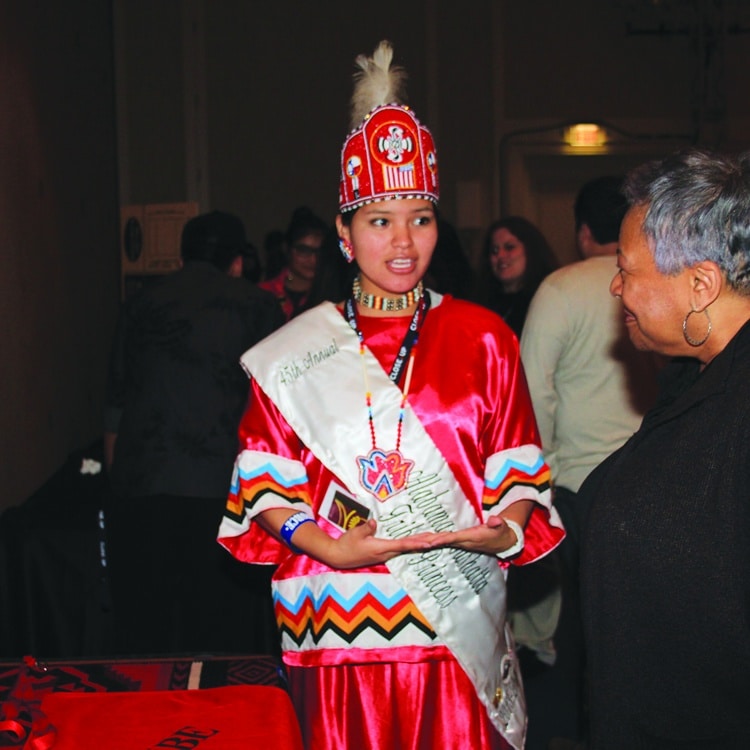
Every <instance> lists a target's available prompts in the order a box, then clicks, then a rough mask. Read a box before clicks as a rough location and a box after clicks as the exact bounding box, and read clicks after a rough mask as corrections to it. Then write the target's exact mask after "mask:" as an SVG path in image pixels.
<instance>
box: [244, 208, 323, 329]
mask: <svg viewBox="0 0 750 750" xmlns="http://www.w3.org/2000/svg"><path fill="white" fill-rule="evenodd" d="M328 229H329V227H328V225H327V224H326V223H325V222H324V221H323V219H321V218H320V217H319V216H316V215H315V214H314V213H313V212H312V211H311V210H310V209H309V208H307V206H300V207H299V208H296V209H295V210H294V213H293V214H292V218H291V220H290V222H289V226H288V227H287V230H286V233H285V235H284V253H285V256H286V265H285V267H284V268H282V269H281V271H280V272H279V273H278V274H277V275H276V276H274V277H273V278H271V279H268V280H266V281H261V282H260V284H259V285H258V286H260V288H261V289H266V290H267V291H269V292H271V293H272V294H274V295H276V298H277V299H278V300H279V303H280V304H281V308H282V310H283V311H284V314H285V315H286V319H287V320H291V318H293V317H294V316H295V315H298V314H299V313H300V312H301V311H302V310H304V309H305V306H306V304H307V297H308V295H309V293H310V289H311V287H312V284H313V281H314V279H315V269H316V267H317V264H318V256H319V255H320V247H321V245H322V244H323V238H324V237H325V236H326V232H327V231H328Z"/></svg>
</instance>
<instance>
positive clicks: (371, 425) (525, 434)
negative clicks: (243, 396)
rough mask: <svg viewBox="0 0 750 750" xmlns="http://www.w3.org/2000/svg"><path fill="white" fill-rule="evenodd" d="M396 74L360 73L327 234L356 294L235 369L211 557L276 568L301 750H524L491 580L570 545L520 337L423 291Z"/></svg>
mask: <svg viewBox="0 0 750 750" xmlns="http://www.w3.org/2000/svg"><path fill="white" fill-rule="evenodd" d="M391 58H392V50H391V48H390V45H388V44H387V43H385V42H384V43H381V45H380V46H379V47H378V49H377V50H376V51H375V54H374V56H373V57H372V58H364V57H360V58H358V59H357V65H358V67H359V72H358V75H357V85H356V89H355V95H354V97H353V100H352V103H353V117H352V125H353V128H354V129H353V130H352V132H351V133H350V134H349V135H348V137H347V138H346V140H345V142H344V146H343V150H342V165H341V166H342V168H341V184H340V193H339V198H340V209H341V213H340V215H339V216H338V218H337V228H338V232H339V237H340V240H341V248H342V251H343V252H344V254H345V255H346V256H347V257H348V259H350V260H352V261H356V264H357V266H358V275H357V277H356V280H355V282H354V285H353V289H352V292H351V296H350V297H349V298H348V299H346V300H345V301H344V302H342V303H340V304H338V305H334V304H332V303H323V304H321V305H319V306H318V307H315V308H314V309H312V310H310V311H308V312H306V313H303V314H302V315H300V316H299V317H297V318H295V319H294V320H293V321H291V323H289V324H287V325H286V326H285V327H284V328H283V329H281V330H280V331H278V332H277V333H276V334H273V335H272V336H270V337H268V338H267V339H265V340H264V341H263V342H261V343H260V344H259V345H258V346H256V347H254V348H253V349H251V350H250V351H249V352H247V353H246V354H245V355H244V357H243V359H242V362H243V365H244V367H245V369H246V370H247V372H248V373H249V375H250V376H251V379H252V394H251V399H250V402H249V403H250V405H249V408H248V410H247V412H246V414H245V416H244V418H243V421H242V425H241V427H240V440H241V452H240V454H239V456H238V457H237V462H236V465H235V473H234V477H233V482H232V492H231V495H230V497H229V500H228V502H227V509H226V515H225V518H224V520H223V523H222V525H221V529H220V531H219V539H220V542H221V543H222V544H223V545H224V546H226V547H227V549H229V550H230V551H231V552H232V553H233V554H234V555H235V556H236V557H238V558H240V559H242V560H247V561H249V562H255V563H268V564H272V565H276V566H278V568H277V570H276V572H275V574H274V580H273V595H274V602H275V612H276V617H277V621H278V624H279V628H280V631H281V639H282V652H283V658H284V662H285V664H286V666H287V668H288V673H289V681H290V686H291V691H292V696H293V699H294V701H295V705H296V707H297V711H298V715H299V719H300V724H301V726H302V731H303V735H304V737H305V742H306V745H307V747H308V748H321V749H322V748H325V750H337V749H341V750H344V748H346V749H350V748H354V747H368V748H396V747H398V748H409V750H420V749H424V750H427V749H429V750H432V749H433V748H435V747H445V748H467V747H472V748H505V747H514V748H518V749H520V748H521V747H523V742H524V735H525V726H526V718H525V708H524V699H523V689H522V686H521V684H520V679H519V676H518V665H517V660H516V655H515V652H514V646H513V642H512V638H511V636H510V633H509V631H508V629H507V627H505V600H506V592H505V570H506V569H507V566H508V565H509V564H525V563H529V562H532V561H533V560H535V559H538V558H539V557H541V556H543V555H545V554H546V553H547V552H549V551H550V550H551V549H553V548H554V547H555V546H556V545H557V544H558V543H559V542H560V540H561V539H562V536H563V534H564V532H563V531H562V527H561V524H560V521H559V518H558V516H557V514H556V512H555V511H554V509H552V508H551V499H550V487H549V470H548V467H547V465H546V464H545V462H544V459H543V457H542V455H541V451H540V448H539V445H540V441H539V436H538V434H537V429H536V425H535V422H534V416H533V412H532V408H531V402H530V400H529V395H528V391H527V387H526V382H525V380H524V376H523V372H522V369H521V364H520V359H519V354H518V346H517V343H516V340H515V337H514V336H513V335H512V334H511V332H510V330H509V329H508V328H507V326H506V325H505V323H504V322H503V321H502V320H501V319H500V318H499V317H498V316H497V315H495V314H494V313H492V312H490V311H488V310H486V309H484V308H481V307H478V306H475V305H473V304H471V303H468V302H464V301H460V300H457V299H453V298H451V297H450V296H447V295H446V296H441V295H439V294H437V293H434V292H430V291H429V290H428V289H425V288H424V286H423V284H422V277H423V275H424V274H425V272H426V270H427V267H428V265H429V262H430V257H431V255H432V252H433V250H434V247H435V243H436V240H437V220H436V215H435V206H436V204H437V200H438V174H437V157H436V152H435V145H434V142H433V139H432V136H431V134H430V132H429V131H428V130H427V128H425V127H424V126H423V125H422V124H421V123H420V122H419V121H418V120H417V118H416V117H415V115H414V113H413V112H412V111H411V110H410V109H409V108H408V107H407V106H405V105H404V104H402V103H400V102H401V99H400V96H399V89H400V88H401V82H402V78H403V71H401V70H400V69H399V68H392V67H391V65H390V63H391ZM238 627H242V625H241V623H238Z"/></svg>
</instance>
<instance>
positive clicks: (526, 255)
mask: <svg viewBox="0 0 750 750" xmlns="http://www.w3.org/2000/svg"><path fill="white" fill-rule="evenodd" d="M557 266H558V262H557V259H556V258H555V255H554V253H553V252H552V248H551V247H550V245H549V243H548V242H547V240H546V238H545V237H544V235H543V234H542V233H541V232H540V231H539V229H537V227H536V226H534V224H532V223H531V222H530V221H529V220H528V219H524V218H523V217H522V216H508V217H505V218H503V219H498V220H497V221H494V222H492V224H490V226H489V228H488V229H487V233H486V235H485V239H484V245H483V249H482V258H481V267H480V275H479V282H480V284H481V286H482V289H481V291H480V301H481V302H482V304H484V305H485V306H486V307H489V308H490V310H494V311H495V312H496V313H498V314H499V315H500V316H501V317H502V318H503V320H505V322H506V323H507V324H508V325H509V326H510V327H511V329H512V330H513V332H514V333H515V334H516V336H518V337H519V338H520V336H521V332H522V330H523V325H524V321H525V320H526V312H527V310H528V309H529V304H530V302H531V298H532V297H533V296H534V292H536V290H537V287H538V286H539V284H540V283H541V281H542V279H543V278H544V277H545V276H547V274H549V273H550V272H551V271H554V270H555V269H556V268H557Z"/></svg>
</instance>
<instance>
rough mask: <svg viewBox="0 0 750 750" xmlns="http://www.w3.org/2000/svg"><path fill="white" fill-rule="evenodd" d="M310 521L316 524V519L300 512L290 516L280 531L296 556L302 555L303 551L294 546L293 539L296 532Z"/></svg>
mask: <svg viewBox="0 0 750 750" xmlns="http://www.w3.org/2000/svg"><path fill="white" fill-rule="evenodd" d="M308 521H311V522H312V523H315V519H314V518H312V517H311V516H308V515H307V513H304V512H303V511H299V512H298V513H295V514H294V515H291V516H289V518H287V519H286V521H284V523H283V524H282V525H281V528H280V529H279V533H280V534H281V538H282V539H283V540H284V541H285V542H286V543H287V546H288V547H289V549H290V550H292V552H295V553H296V554H300V553H301V552H302V550H301V549H299V547H295V546H294V545H293V544H292V537H293V536H294V532H295V531H297V529H298V528H299V527H300V526H302V524H303V523H307V522H308Z"/></svg>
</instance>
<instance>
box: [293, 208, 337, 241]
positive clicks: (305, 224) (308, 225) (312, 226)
mask: <svg viewBox="0 0 750 750" xmlns="http://www.w3.org/2000/svg"><path fill="white" fill-rule="evenodd" d="M329 228H330V227H329V225H328V224H326V222H325V221H323V219H321V218H320V217H319V216H318V215H317V214H315V213H313V211H311V210H310V209H309V208H308V207H307V206H298V207H297V208H295V209H294V211H293V213H292V218H291V219H290V220H289V226H288V227H287V229H286V232H285V233H284V240H285V241H286V246H287V248H291V247H292V245H294V243H295V242H298V241H299V240H301V239H302V238H303V237H305V236H306V235H308V234H321V235H325V234H326V232H327V231H328V230H329Z"/></svg>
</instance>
